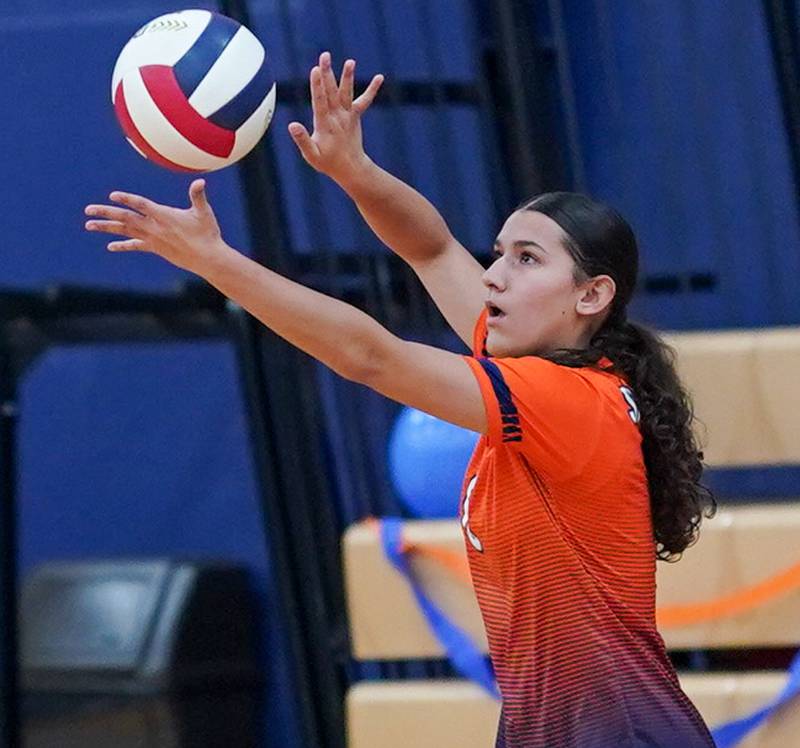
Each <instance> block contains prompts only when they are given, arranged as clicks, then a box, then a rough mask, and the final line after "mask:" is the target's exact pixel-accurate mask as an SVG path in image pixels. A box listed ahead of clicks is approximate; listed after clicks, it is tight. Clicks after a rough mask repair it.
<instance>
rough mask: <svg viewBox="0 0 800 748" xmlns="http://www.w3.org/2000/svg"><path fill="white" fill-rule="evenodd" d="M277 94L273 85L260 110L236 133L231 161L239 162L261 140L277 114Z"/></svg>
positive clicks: (229, 158)
mask: <svg viewBox="0 0 800 748" xmlns="http://www.w3.org/2000/svg"><path fill="white" fill-rule="evenodd" d="M275 93H276V88H275V84H274V83H273V84H272V88H271V89H270V91H269V93H268V94H267V96H266V97H265V99H264V101H262V102H261V104H260V105H259V107H258V109H256V110H255V112H253V114H252V115H250V117H249V119H248V120H247V121H246V122H245V123H244V124H243V125H242V126H241V127H240V128H239V129H238V130H237V131H236V140H235V141H234V144H233V149H232V150H231V155H230V156H229V157H228V160H229V161H231V162H233V161H238V160H239V159H240V158H242V157H243V156H245V155H247V154H248V153H249V152H250V151H252V150H253V148H254V147H255V145H256V143H258V141H259V140H261V137H262V136H263V135H264V131H265V130H266V129H267V127H268V126H269V123H270V122H271V120H272V115H273V113H274V112H275Z"/></svg>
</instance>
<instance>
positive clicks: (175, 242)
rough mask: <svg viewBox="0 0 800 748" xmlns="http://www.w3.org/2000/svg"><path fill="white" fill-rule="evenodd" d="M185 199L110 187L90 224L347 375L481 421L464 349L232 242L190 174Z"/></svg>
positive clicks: (447, 415)
mask: <svg viewBox="0 0 800 748" xmlns="http://www.w3.org/2000/svg"><path fill="white" fill-rule="evenodd" d="M189 197H190V201H191V205H190V207H189V208H188V209H185V210H184V209H179V208H171V207H168V206H165V205H159V204H158V203H154V202H152V201H151V200H148V199H146V198H144V197H140V196H138V195H131V194H128V193H124V192H112V193H111V196H110V199H111V200H112V201H113V202H114V203H116V205H89V206H87V207H86V214H87V215H88V216H89V217H90V219H89V220H88V221H87V222H86V228H87V229H88V230H89V231H99V232H103V233H108V234H118V235H122V236H125V237H128V238H127V239H124V240H118V241H112V242H110V243H109V245H108V248H109V249H110V250H112V251H124V250H138V251H148V252H153V253H155V254H158V255H160V256H161V257H163V258H164V259H166V260H168V261H169V262H171V263H172V264H173V265H176V266H177V267H180V268H183V269H185V270H189V271H191V272H193V273H196V274H197V275H200V276H201V277H203V278H205V279H206V280H207V281H208V282H209V283H211V284H212V285H213V286H215V287H216V288H218V289H219V290H220V291H221V292H222V293H223V294H225V295H226V296H228V297H229V298H231V299H233V301H235V302H236V303H238V304H239V305H240V306H242V307H244V308H245V309H247V311H249V312H250V313H251V314H252V315H253V316H255V317H256V318H257V319H259V320H260V321H261V322H263V323H264V324H265V325H266V326H267V327H269V328H270V329H271V330H273V331H274V332H275V333H277V334H278V335H280V336H281V337H283V338H285V339H286V340H288V341H289V342H290V343H292V344H293V345H295V346H297V347H298V348H300V349H301V350H303V351H305V352H306V353H308V354H310V355H311V356H313V357H314V358H316V359H318V360H320V361H322V362H323V363H324V364H327V365H328V366H330V367H331V368H332V369H333V370H334V371H336V372H338V373H339V374H341V375H342V376H344V377H346V378H347V379H350V380H353V381H356V382H360V383H361V384H365V385H367V386H368V387H371V388H372V389H374V390H376V391H378V392H380V393H382V394H384V395H386V396H387V397H390V398H392V399H393V400H397V401H398V402H401V403H404V404H406V405H410V406H412V407H415V408H419V409H420V410H424V411H426V412H428V413H431V414H433V415H435V416H438V417H439V418H443V419H444V420H447V421H450V422H451V423H455V424H457V425H459V426H463V427H465V428H468V429H471V430H473V431H478V432H484V431H486V428H487V425H486V413H485V410H484V406H483V402H482V400H481V395H480V389H479V386H478V383H477V381H476V380H475V378H474V376H473V374H472V372H471V371H470V369H469V366H468V364H467V363H466V362H465V361H464V360H463V359H462V358H461V356H458V355H456V354H455V353H450V352H448V351H443V350H439V349H438V348H432V347H430V346H425V345H420V344H418V343H410V342H407V341H404V340H401V339H400V338H397V337H396V336H394V335H392V333H390V332H389V331H388V330H386V329H385V328H384V327H382V326H381V325H379V324H378V323H377V322H376V321H375V320H374V319H372V317H370V316H368V315H366V314H364V313H363V312H361V311H360V310H358V309H356V308H355V307H353V306H350V305H349V304H345V303H344V302H342V301H338V300H337V299H333V298H331V297H329V296H325V295H324V294H321V293H318V292H317V291H313V290H312V289H310V288H306V287H305V286H302V285H300V284H298V283H294V282H293V281H290V280H289V279H287V278H284V277H283V276H281V275H278V274H277V273H273V272H272V271H271V270H268V269H267V268H265V267H263V266H261V265H259V264H258V263H256V262H253V261H252V260H250V259H249V258H248V257H245V256H244V255H242V254H240V253H239V252H237V251H236V250H234V249H232V248H231V247H229V246H228V245H227V244H226V243H225V241H224V240H223V238H222V235H221V233H220V230H219V225H218V224H217V220H216V217H215V216H214V213H213V211H212V209H211V206H210V205H209V203H208V201H207V200H206V195H205V182H204V181H203V180H201V179H198V180H195V181H194V182H192V185H191V187H190V188H189Z"/></svg>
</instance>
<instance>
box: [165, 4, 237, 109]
mask: <svg viewBox="0 0 800 748" xmlns="http://www.w3.org/2000/svg"><path fill="white" fill-rule="evenodd" d="M239 28H240V26H239V24H238V23H237V22H236V21H234V20H233V19H231V18H227V17H226V16H222V15H219V14H218V13H212V14H211V16H210V18H209V21H208V25H207V26H206V27H205V29H204V30H203V33H202V34H200V36H199V37H198V38H197V41H196V42H195V43H194V44H193V45H192V46H191V47H190V48H189V49H188V50H187V52H186V53H185V54H184V55H183V57H181V59H180V60H178V61H177V62H176V63H175V65H174V66H173V68H172V69H173V70H174V71H175V77H176V78H177V80H178V85H179V86H180V87H181V91H183V93H184V94H185V96H186V98H187V99H188V98H189V97H190V96H191V95H192V94H193V93H194V90H195V89H196V88H197V87H198V86H199V85H200V83H201V82H202V81H203V78H205V77H206V75H208V71H209V70H211V68H212V67H213V65H214V63H215V62H216V61H217V59H218V58H219V56H220V55H221V54H222V52H223V50H224V49H225V47H227V46H228V43H229V42H230V40H231V39H233V37H234V36H235V35H236V32H237V31H238V30H239Z"/></svg>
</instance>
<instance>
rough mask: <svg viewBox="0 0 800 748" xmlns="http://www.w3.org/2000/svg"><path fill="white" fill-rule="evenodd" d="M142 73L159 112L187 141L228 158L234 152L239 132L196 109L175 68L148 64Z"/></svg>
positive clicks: (212, 153)
mask: <svg viewBox="0 0 800 748" xmlns="http://www.w3.org/2000/svg"><path fill="white" fill-rule="evenodd" d="M139 72H140V73H141V75H142V80H143V81H144V85H145V88H147V92H148V93H149V94H150V96H151V98H152V99H153V102H154V103H155V105H156V106H157V107H158V109H159V111H160V112H161V113H162V114H163V115H164V116H165V117H166V118H167V120H168V121H169V123H170V124H171V125H172V126H173V127H174V128H175V129H176V130H177V131H178V132H179V133H180V134H181V135H183V137H184V138H186V140H188V141H189V142H190V143H192V144H193V145H196V146H197V147H198V148H199V149H200V150H201V151H205V152H206V153H210V154H211V155H212V156H219V157H220V158H227V157H228V156H229V155H230V153H231V151H232V150H233V144H234V142H235V140H236V134H235V133H234V132H233V131H231V130H226V129H225V128H224V127H220V126H219V125H215V124H214V123H213V122H209V121H208V120H207V119H205V117H202V116H201V115H199V114H198V113H197V112H196V111H195V109H194V107H192V105H191V104H190V103H189V100H188V99H187V98H186V95H185V94H184V93H183V91H182V90H181V87H180V86H179V85H178V80H177V78H175V72H174V71H173V69H172V68H171V67H169V66H168V65H144V66H143V67H141V68H139Z"/></svg>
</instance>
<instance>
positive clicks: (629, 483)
mask: <svg viewBox="0 0 800 748" xmlns="http://www.w3.org/2000/svg"><path fill="white" fill-rule="evenodd" d="M485 340H486V315H485V313H484V314H482V315H481V317H480V319H479V320H478V324H477V326H476V329H475V338H474V350H473V354H474V355H473V356H471V357H466V356H465V359H466V361H467V363H468V364H469V366H470V368H471V369H472V371H473V372H474V374H475V377H476V378H477V380H478V383H479V384H480V388H481V393H482V396H483V400H484V404H485V407H486V414H487V418H488V424H489V429H488V433H487V434H485V435H484V436H482V437H481V439H480V441H479V442H478V445H477V447H476V450H475V453H474V455H473V456H472V459H471V461H470V463H469V466H468V468H467V473H466V475H465V478H464V488H463V492H462V500H461V510H460V515H461V526H462V528H463V532H464V538H465V541H466V546H467V553H468V556H469V563H470V569H471V573H472V578H473V582H474V585H475V591H476V594H477V598H478V603H479V606H480V609H481V613H482V615H483V620H484V624H485V627H486V634H487V638H488V642H489V654H490V656H491V659H492V663H493V665H494V669H495V673H496V675H497V682H498V686H499V688H500V693H501V695H502V711H501V717H500V725H499V728H498V734H497V743H496V746H497V748H645V746H646V747H647V748H700V747H702V748H713V745H714V743H713V741H712V739H711V736H710V735H709V732H708V730H707V728H706V726H705V724H704V723H703V721H702V719H701V717H700V716H699V714H698V713H697V711H696V709H695V708H694V706H693V705H692V703H691V702H690V701H689V699H688V698H687V697H686V695H685V694H684V693H683V691H682V690H681V688H680V686H679V684H678V679H677V676H676V674H675V671H674V669H673V667H672V664H671V663H670V661H669V659H668V658H667V654H666V650H665V646H664V641H663V640H662V638H661V636H660V635H659V633H658V632H657V630H656V625H655V573H656V569H655V564H656V557H655V551H656V549H655V541H654V539H653V527H652V520H651V516H650V502H649V496H648V488H647V477H646V472H645V466H644V460H643V456H642V448H641V435H640V431H639V427H638V421H639V412H638V408H637V406H636V400H635V393H633V392H632V391H631V390H630V389H629V388H628V387H627V385H626V382H625V381H624V379H622V378H620V377H619V376H617V375H615V374H613V373H610V372H604V371H601V370H600V369H598V368H591V367H585V368H570V367H566V366H559V365H557V364H554V363H552V362H549V361H546V360H544V359H542V358H539V357H536V356H529V357H521V358H491V357H489V356H488V355H486V353H485V350H484V345H485Z"/></svg>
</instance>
